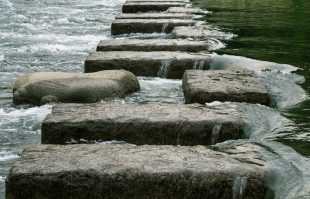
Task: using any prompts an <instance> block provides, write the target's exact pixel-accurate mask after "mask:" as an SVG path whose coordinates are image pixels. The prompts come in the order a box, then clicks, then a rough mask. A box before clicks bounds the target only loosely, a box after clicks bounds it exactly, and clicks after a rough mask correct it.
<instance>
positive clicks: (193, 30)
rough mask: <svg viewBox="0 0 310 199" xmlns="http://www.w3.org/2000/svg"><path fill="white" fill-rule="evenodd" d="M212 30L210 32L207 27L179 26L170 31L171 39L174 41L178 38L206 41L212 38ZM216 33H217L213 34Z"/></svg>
mask: <svg viewBox="0 0 310 199" xmlns="http://www.w3.org/2000/svg"><path fill="white" fill-rule="evenodd" d="M213 31H214V30H212V29H211V28H210V27H208V26H192V27H187V26H179V27H175V28H174V29H173V31H172V37H173V38H175V39H179V38H192V39H201V40H203V39H207V38H209V37H213V36H214V35H216V34H214V33H213ZM215 33H217V32H215Z"/></svg>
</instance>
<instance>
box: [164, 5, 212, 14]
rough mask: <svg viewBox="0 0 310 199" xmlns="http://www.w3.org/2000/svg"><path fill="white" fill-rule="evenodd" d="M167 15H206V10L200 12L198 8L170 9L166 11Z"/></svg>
mask: <svg viewBox="0 0 310 199" xmlns="http://www.w3.org/2000/svg"><path fill="white" fill-rule="evenodd" d="M167 13H188V14H198V15H201V14H208V13H209V12H208V11H207V10H202V9H200V8H192V7H170V8H168V10H167Z"/></svg>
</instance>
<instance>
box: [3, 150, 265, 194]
mask: <svg viewBox="0 0 310 199" xmlns="http://www.w3.org/2000/svg"><path fill="white" fill-rule="evenodd" d="M239 153H240V155H241V156H240V157H234V156H235V155H233V152H232V151H230V153H224V152H220V151H218V150H211V149H209V148H206V147H204V146H194V147H184V146H154V145H152V146H148V145H145V146H133V145H66V146H60V145H35V146H31V147H28V148H27V149H26V150H24V152H23V154H22V157H21V158H20V159H19V160H18V161H17V162H16V163H15V164H14V166H13V167H12V169H11V170H10V174H9V176H8V177H7V179H6V198H7V199H17V198H23V199H42V198H57V199H89V198H98V199H100V198H118V199H122V198H124V199H125V198H137V199H140V198H141V199H166V198H184V199H185V198H187V199H188V198H193V199H194V198H195V199H196V198H214V199H217V198H221V199H232V198H246V199H261V198H264V194H265V192H266V189H267V185H266V183H267V180H268V175H267V172H266V171H265V168H264V165H265V164H266V162H264V161H263V160H261V157H260V154H259V153H257V152H256V151H255V152H253V151H247V148H245V147H243V150H242V151H239ZM231 154H232V155H231Z"/></svg>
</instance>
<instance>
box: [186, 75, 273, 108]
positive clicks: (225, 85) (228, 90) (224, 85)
mask: <svg viewBox="0 0 310 199" xmlns="http://www.w3.org/2000/svg"><path fill="white" fill-rule="evenodd" d="M182 88H183V92H184V96H185V103H201V104H204V103H207V102H213V101H221V102H225V101H229V102H247V103H254V104H256V103H259V104H262V105H269V98H268V92H267V89H266V87H265V85H264V84H263V83H262V82H261V81H260V80H259V78H258V77H257V76H256V75H255V74H254V73H253V72H250V71H246V70H209V71H198V70H187V71H185V73H184V76H183V82H182Z"/></svg>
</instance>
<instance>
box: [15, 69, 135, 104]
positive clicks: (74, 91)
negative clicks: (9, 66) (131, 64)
mask: <svg viewBox="0 0 310 199" xmlns="http://www.w3.org/2000/svg"><path fill="white" fill-rule="evenodd" d="M138 90H140V86H139V82H138V79H137V77H136V76H135V75H134V74H132V73H131V72H128V71H124V70H110V71H101V72H96V73H88V74H83V73H64V72H40V73H32V74H27V75H24V76H22V77H20V78H19V79H18V80H17V81H16V82H15V85H14V86H13V102H14V103H15V104H25V103H27V104H34V105H39V104H45V103H51V102H66V103H69V102H71V103H73V102H77V103H92V102H97V101H100V100H102V99H106V98H115V97H125V95H126V94H128V93H131V92H135V91H138Z"/></svg>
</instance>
